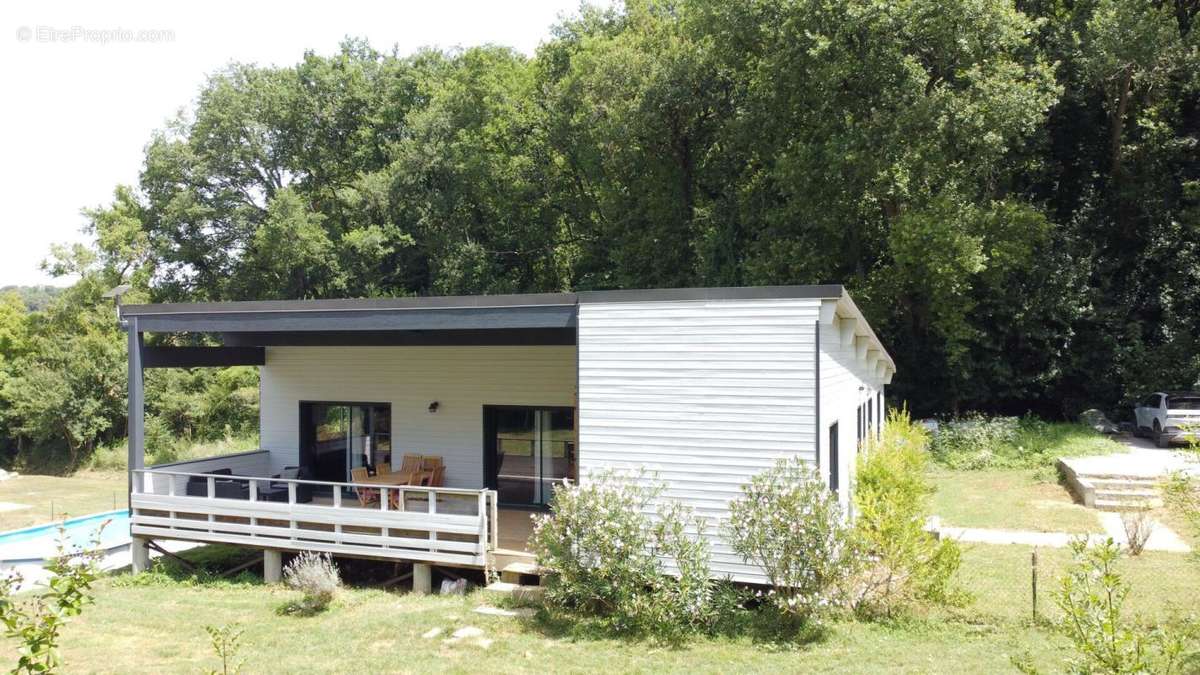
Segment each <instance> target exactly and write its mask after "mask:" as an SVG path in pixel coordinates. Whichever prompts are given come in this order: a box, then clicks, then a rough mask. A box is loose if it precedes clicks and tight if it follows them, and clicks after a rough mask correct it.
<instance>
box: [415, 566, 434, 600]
mask: <svg viewBox="0 0 1200 675" xmlns="http://www.w3.org/2000/svg"><path fill="white" fill-rule="evenodd" d="M432 592H433V568H432V567H430V566H429V565H428V564H427V563H413V593H415V594H417V595H429V594H430V593H432Z"/></svg>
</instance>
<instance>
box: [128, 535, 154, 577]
mask: <svg viewBox="0 0 1200 675" xmlns="http://www.w3.org/2000/svg"><path fill="white" fill-rule="evenodd" d="M149 543H150V540H149V539H145V538H143V537H131V538H130V541H129V553H130V557H131V559H132V560H131V562H132V563H133V565H132V566H133V573H134V574H138V573H140V572H145V571H147V570H149V569H150V547H149V546H148V544H149Z"/></svg>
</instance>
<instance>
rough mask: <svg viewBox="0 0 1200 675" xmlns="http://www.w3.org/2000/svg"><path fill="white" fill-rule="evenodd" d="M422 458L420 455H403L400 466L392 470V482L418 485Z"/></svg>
mask: <svg viewBox="0 0 1200 675" xmlns="http://www.w3.org/2000/svg"><path fill="white" fill-rule="evenodd" d="M423 460H424V458H423V457H421V455H405V456H404V460H403V461H402V462H401V463H400V468H399V469H396V470H395V471H393V472H392V473H393V474H395V478H396V480H395V481H393V482H394V483H395V484H396V485H419V484H420V483H421V466H422V464H423Z"/></svg>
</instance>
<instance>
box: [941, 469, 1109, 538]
mask: <svg viewBox="0 0 1200 675" xmlns="http://www.w3.org/2000/svg"><path fill="white" fill-rule="evenodd" d="M1040 473H1041V472H1039V471H1037V470H1034V469H990V470H983V471H949V470H941V469H939V470H936V471H931V472H930V478H931V480H932V481H933V484H934V486H935V488H936V489H937V491H936V492H935V493H934V495H933V504H932V507H933V513H934V515H937V516H940V517H941V519H942V522H943V523H944V524H947V525H957V526H959V527H985V528H994V529H1005V530H1034V531H1038V532H1079V533H1082V532H1103V528H1102V527H1101V526H1100V521H1099V519H1098V518H1097V517H1096V514H1095V512H1094V511H1092V510H1090V509H1087V508H1084V507H1083V506H1081V505H1079V504H1076V503H1075V502H1074V501H1073V500H1072V499H1071V494H1070V492H1069V491H1068V490H1067V489H1066V488H1065V487H1063V486H1061V485H1059V484H1058V483H1050V482H1045V481H1043V480H1039V479H1038V476H1039V475H1040Z"/></svg>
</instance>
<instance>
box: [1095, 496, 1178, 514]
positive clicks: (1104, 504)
mask: <svg viewBox="0 0 1200 675" xmlns="http://www.w3.org/2000/svg"><path fill="white" fill-rule="evenodd" d="M1156 502H1157V503H1156ZM1161 506H1162V500H1154V501H1132V502H1129V501H1119V500H1114V499H1097V500H1096V508H1097V509H1098V510H1100V511H1149V510H1151V509H1156V508H1159V507H1161Z"/></svg>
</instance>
